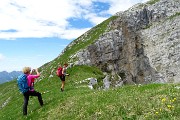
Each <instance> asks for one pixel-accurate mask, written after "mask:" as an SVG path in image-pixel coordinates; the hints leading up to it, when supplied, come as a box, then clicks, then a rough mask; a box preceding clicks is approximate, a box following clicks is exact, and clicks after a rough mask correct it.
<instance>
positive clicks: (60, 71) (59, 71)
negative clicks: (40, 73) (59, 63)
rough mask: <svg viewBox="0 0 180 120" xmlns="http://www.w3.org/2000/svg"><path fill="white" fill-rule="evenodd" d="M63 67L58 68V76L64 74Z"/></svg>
mask: <svg viewBox="0 0 180 120" xmlns="http://www.w3.org/2000/svg"><path fill="white" fill-rule="evenodd" d="M62 69H63V68H62V67H59V68H58V69H57V71H56V75H57V76H58V77H60V76H62Z"/></svg>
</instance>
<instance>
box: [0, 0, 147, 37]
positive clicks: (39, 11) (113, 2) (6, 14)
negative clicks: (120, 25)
mask: <svg viewBox="0 0 180 120" xmlns="http://www.w3.org/2000/svg"><path fill="white" fill-rule="evenodd" d="M141 1H146V0H28V1H27V0H1V1H0V23H1V27H0V39H8V40H9V39H10V40H13V39H16V38H32V37H34V38H42V37H55V36H58V37H60V38H63V39H74V38H77V37H78V36H79V35H81V34H83V33H84V32H86V30H89V29H90V28H81V29H77V28H72V27H71V25H70V24H71V23H69V21H68V19H69V18H78V19H85V20H87V21H89V22H90V23H92V26H94V25H97V24H99V23H101V22H102V21H104V20H105V19H107V17H108V15H113V14H115V13H116V12H119V11H123V10H126V9H127V8H129V7H131V6H132V5H133V4H135V3H137V2H141ZM95 2H101V3H107V4H109V7H108V8H107V9H105V10H103V11H101V12H96V11H95V9H98V8H95V7H94V6H93V5H94V3H95Z"/></svg>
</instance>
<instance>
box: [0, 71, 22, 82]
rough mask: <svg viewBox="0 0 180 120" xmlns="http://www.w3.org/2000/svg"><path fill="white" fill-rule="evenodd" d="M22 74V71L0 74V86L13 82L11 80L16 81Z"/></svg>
mask: <svg viewBox="0 0 180 120" xmlns="http://www.w3.org/2000/svg"><path fill="white" fill-rule="evenodd" d="M20 74H22V72H21V71H12V72H6V71H2V72H0V84H1V83H4V82H8V81H11V80H14V79H16V78H17V76H19V75H20Z"/></svg>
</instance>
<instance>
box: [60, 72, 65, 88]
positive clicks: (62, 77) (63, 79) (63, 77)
mask: <svg viewBox="0 0 180 120" xmlns="http://www.w3.org/2000/svg"><path fill="white" fill-rule="evenodd" d="M61 82H62V83H61V91H64V85H65V75H62V76H61Z"/></svg>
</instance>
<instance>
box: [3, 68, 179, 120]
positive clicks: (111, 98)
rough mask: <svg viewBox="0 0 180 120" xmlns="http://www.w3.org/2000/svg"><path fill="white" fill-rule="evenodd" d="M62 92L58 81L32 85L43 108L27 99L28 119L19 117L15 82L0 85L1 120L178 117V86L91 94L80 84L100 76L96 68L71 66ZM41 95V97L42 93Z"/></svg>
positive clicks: (126, 88)
mask: <svg viewBox="0 0 180 120" xmlns="http://www.w3.org/2000/svg"><path fill="white" fill-rule="evenodd" d="M68 72H69V73H70V76H69V77H67V81H66V86H65V91H64V92H63V93H62V92H60V85H61V82H60V80H59V78H58V77H56V76H54V77H52V78H50V79H43V80H41V81H40V82H37V83H36V84H35V88H36V90H37V91H39V92H41V93H43V94H42V97H43V100H44V103H45V104H44V106H43V107H40V105H39V103H38V100H37V98H36V97H31V98H30V101H29V105H28V116H27V117H24V116H22V105H23V96H22V95H21V94H20V93H19V92H18V88H17V86H16V81H12V82H9V83H5V84H1V85H0V95H1V99H0V105H2V104H3V103H4V101H6V99H8V98H9V97H10V100H9V102H8V104H7V105H6V106H5V107H3V108H1V109H0V116H1V120H8V119H15V120H21V119H28V120H30V119H33V120H47V119H50V120H54V119H59V120H72V119H73V120H80V119H85V120H94V119H98V120H117V119H118V120H123V119H124V120H155V119H160V120H178V118H179V117H180V115H179V113H180V105H179V102H180V95H179V92H180V91H179V89H177V88H176V86H179V87H180V84H149V85H127V86H123V87H120V88H111V89H109V90H91V89H90V88H88V87H87V84H85V83H80V81H82V80H84V79H86V78H89V77H96V78H102V77H103V74H102V72H101V71H100V70H99V69H97V68H96V67H88V66H75V67H73V68H71V69H68ZM44 92H45V93H44Z"/></svg>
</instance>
